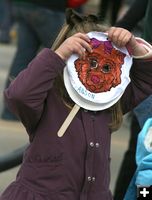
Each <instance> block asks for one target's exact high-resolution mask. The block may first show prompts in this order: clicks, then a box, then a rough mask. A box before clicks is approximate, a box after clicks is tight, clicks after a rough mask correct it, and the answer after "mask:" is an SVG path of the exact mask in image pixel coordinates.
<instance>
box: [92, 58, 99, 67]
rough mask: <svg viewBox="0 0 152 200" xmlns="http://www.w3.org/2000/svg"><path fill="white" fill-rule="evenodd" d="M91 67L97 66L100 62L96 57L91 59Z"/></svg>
mask: <svg viewBox="0 0 152 200" xmlns="http://www.w3.org/2000/svg"><path fill="white" fill-rule="evenodd" d="M90 67H91V68H97V67H98V62H97V61H96V60H95V59H90Z"/></svg>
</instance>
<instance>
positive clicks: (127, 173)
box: [114, 114, 140, 200]
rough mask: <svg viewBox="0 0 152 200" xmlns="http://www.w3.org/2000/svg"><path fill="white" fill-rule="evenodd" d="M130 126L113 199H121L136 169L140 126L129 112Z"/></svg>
mask: <svg viewBox="0 0 152 200" xmlns="http://www.w3.org/2000/svg"><path fill="white" fill-rule="evenodd" d="M131 118H132V119H131V127H130V141H129V146H128V150H127V151H126V153H125V155H124V158H123V161H122V164H121V167H120V171H119V174H118V177H117V180H116V186H115V190H114V200H123V198H124V195H125V193H126V190H127V188H128V186H129V183H130V181H131V179H132V177H133V175H134V172H135V170H136V161H135V153H136V145H137V137H138V133H139V132H140V126H139V123H138V121H137V118H136V116H135V115H134V114H131Z"/></svg>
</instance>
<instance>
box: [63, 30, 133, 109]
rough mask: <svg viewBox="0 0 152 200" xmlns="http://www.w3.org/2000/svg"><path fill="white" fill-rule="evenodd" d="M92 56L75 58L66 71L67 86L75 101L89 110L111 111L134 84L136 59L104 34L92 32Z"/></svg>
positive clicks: (71, 60)
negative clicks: (132, 77)
mask: <svg viewBox="0 0 152 200" xmlns="http://www.w3.org/2000/svg"><path fill="white" fill-rule="evenodd" d="M88 36H89V37H90V45H91V47H92V50H93V51H92V52H91V53H89V52H87V51H86V52H85V54H86V55H85V58H84V59H80V58H79V57H78V56H77V55H72V56H71V57H70V58H69V60H68V61H67V65H66V67H65V69H64V83H65V87H66V89H67V92H68V93H69V95H70V97H71V99H72V100H73V101H74V102H75V103H76V104H78V105H79V106H80V107H82V108H84V109H87V110H94V111H98V110H103V109H107V108H109V107H111V106H112V105H113V104H115V103H116V102H117V101H118V100H119V99H120V98H121V96H122V94H123V92H124V90H125V88H126V87H127V85H128V84H129V82H130V78H129V71H130V68H131V65H132V57H131V56H130V55H129V53H128V51H127V49H126V48H121V49H118V48H116V47H115V46H114V45H113V44H112V43H111V42H110V41H108V40H107V35H106V34H104V33H102V32H90V33H88Z"/></svg>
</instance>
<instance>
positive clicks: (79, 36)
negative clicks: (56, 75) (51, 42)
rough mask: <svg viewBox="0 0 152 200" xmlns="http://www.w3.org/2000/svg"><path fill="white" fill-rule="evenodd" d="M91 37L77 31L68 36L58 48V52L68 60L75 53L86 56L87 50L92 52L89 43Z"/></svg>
mask: <svg viewBox="0 0 152 200" xmlns="http://www.w3.org/2000/svg"><path fill="white" fill-rule="evenodd" d="M89 42H90V39H89V37H88V36H87V35H86V34H84V33H76V34H74V35H73V36H71V37H69V38H67V39H66V40H65V41H64V42H63V43H62V44H61V45H60V46H59V48H58V49H56V51H55V52H56V53H57V54H58V55H59V56H60V57H61V58H62V59H63V60H64V61H66V60H67V59H68V58H69V57H70V56H71V55H72V54H73V53H76V54H78V55H79V57H82V58H83V57H84V56H85V50H87V51H89V52H91V51H92V48H91V46H90V44H89Z"/></svg>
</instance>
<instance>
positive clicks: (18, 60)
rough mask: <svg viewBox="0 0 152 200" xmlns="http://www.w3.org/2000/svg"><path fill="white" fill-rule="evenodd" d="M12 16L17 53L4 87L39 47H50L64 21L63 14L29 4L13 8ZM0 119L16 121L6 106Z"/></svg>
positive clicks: (34, 54) (27, 62)
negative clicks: (15, 33) (16, 36)
mask: <svg viewBox="0 0 152 200" xmlns="http://www.w3.org/2000/svg"><path fill="white" fill-rule="evenodd" d="M13 15H14V18H15V19H16V21H17V24H18V30H17V33H18V38H17V51H16V54H15V57H14V60H13V62H12V65H11V67H10V71H9V74H8V77H7V80H6V85H5V87H8V85H9V84H10V79H12V78H14V77H16V76H17V75H18V73H19V72H21V71H22V70H23V69H25V68H26V67H27V65H28V64H29V62H30V61H31V60H32V59H33V58H34V57H35V56H36V54H37V53H38V51H39V49H40V48H41V47H48V48H50V47H51V45H52V43H53V41H54V40H55V38H56V36H57V35H58V32H59V30H60V28H61V26H62V24H63V23H64V19H65V16H64V12H58V11H52V10H49V9H46V8H43V7H42V8H41V7H38V6H34V5H31V4H25V5H24V4H19V5H16V6H13ZM2 118H3V119H6V120H16V118H15V116H14V115H13V114H12V113H10V111H9V110H8V108H7V107H6V106H4V110H3V112H2Z"/></svg>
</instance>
